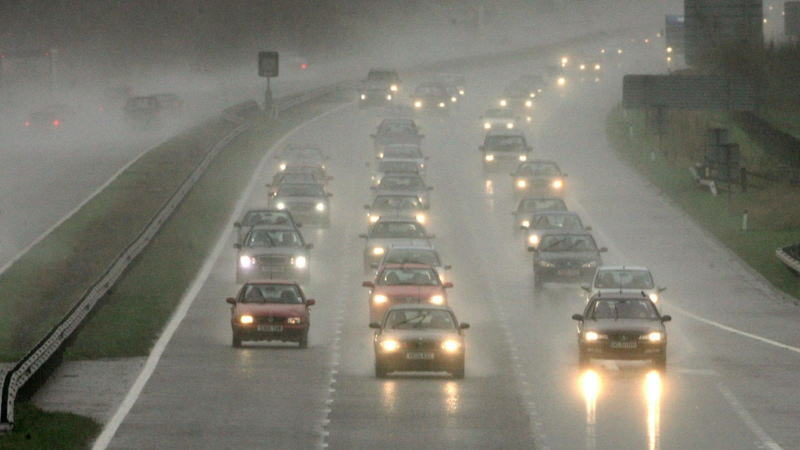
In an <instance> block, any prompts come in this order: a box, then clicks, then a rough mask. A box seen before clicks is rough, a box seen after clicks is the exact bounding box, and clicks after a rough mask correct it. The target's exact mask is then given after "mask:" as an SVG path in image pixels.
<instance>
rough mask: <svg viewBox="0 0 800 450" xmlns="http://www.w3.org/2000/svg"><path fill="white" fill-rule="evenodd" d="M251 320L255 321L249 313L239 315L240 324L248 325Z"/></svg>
mask: <svg viewBox="0 0 800 450" xmlns="http://www.w3.org/2000/svg"><path fill="white" fill-rule="evenodd" d="M253 322H255V319H253V316H251V315H250V314H243V315H241V316H239V323H240V324H242V325H250V324H251V323H253Z"/></svg>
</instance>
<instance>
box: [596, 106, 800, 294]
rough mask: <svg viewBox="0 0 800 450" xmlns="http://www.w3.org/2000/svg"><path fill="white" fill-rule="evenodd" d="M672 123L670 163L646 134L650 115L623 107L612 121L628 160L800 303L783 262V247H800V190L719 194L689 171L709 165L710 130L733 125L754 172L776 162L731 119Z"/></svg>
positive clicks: (673, 116)
mask: <svg viewBox="0 0 800 450" xmlns="http://www.w3.org/2000/svg"><path fill="white" fill-rule="evenodd" d="M669 120H670V127H669V129H670V130H671V134H668V135H667V136H666V138H665V139H664V148H665V149H666V150H667V151H666V155H668V156H669V158H668V159H667V158H666V157H665V154H664V153H661V152H659V151H654V152H652V153H651V150H652V149H656V148H657V145H656V141H655V138H654V137H653V136H649V135H647V134H646V133H645V132H644V130H645V126H644V124H645V121H644V116H643V114H642V113H638V112H634V111H629V112H628V113H627V114H623V111H622V109H621V108H615V109H614V110H613V111H612V112H611V113H610V114H609V116H608V119H607V132H608V136H609V140H610V142H611V143H612V145H613V146H614V147H615V148H616V149H617V151H618V153H619V154H620V155H621V156H622V158H623V159H624V160H626V161H627V162H629V163H630V164H631V165H632V166H633V167H635V168H636V169H637V170H638V171H640V172H641V173H642V174H643V175H644V176H645V177H647V178H648V179H649V180H650V181H651V182H652V183H653V184H654V185H655V186H657V187H658V188H659V189H660V190H661V191H663V192H664V193H665V194H666V195H667V196H668V197H669V198H670V199H671V200H672V201H673V202H674V203H675V204H677V205H679V206H680V207H681V208H683V209H684V210H685V211H686V212H687V213H688V214H689V215H690V216H691V217H692V218H694V220H696V221H697V222H698V223H700V224H701V225H703V226H704V227H705V228H706V229H707V230H708V231H710V232H711V233H712V234H713V235H714V236H716V238H717V239H719V240H720V241H721V242H722V243H723V244H725V245H726V246H728V247H729V248H730V249H731V250H733V251H734V252H735V253H736V254H737V255H739V257H741V258H742V259H743V260H744V261H745V262H746V263H747V264H749V265H750V266H751V267H752V268H754V269H755V270H757V271H758V272H759V273H761V274H762V275H763V276H764V277H765V278H766V279H767V280H769V281H770V282H771V283H773V284H774V285H775V286H777V287H778V288H779V289H781V290H783V291H784V292H786V293H788V294H790V295H792V296H794V297H795V298H800V279H798V277H797V276H796V275H794V274H793V273H791V272H790V271H789V270H788V269H787V268H786V267H785V266H784V265H783V264H782V263H781V262H780V261H779V260H778V259H777V258H776V257H775V249H777V248H778V247H782V246H785V245H789V244H794V243H797V242H800V201H798V199H800V189H798V188H797V187H792V186H788V185H772V186H766V185H765V186H761V187H760V188H751V189H750V190H749V191H748V192H747V193H741V192H739V191H738V189H734V191H733V192H732V194H731V195H730V196H729V195H728V194H727V192H722V193H720V195H718V196H716V197H715V196H712V195H711V194H710V193H709V191H708V189H707V188H704V187H700V186H698V184H697V183H696V182H695V181H694V179H692V177H691V175H690V173H689V170H688V168H689V166H690V165H691V164H693V163H694V162H697V161H702V159H703V143H704V142H705V139H706V137H705V136H706V134H705V133H706V128H707V127H708V126H709V125H713V126H726V127H727V126H730V127H731V132H732V133H731V134H732V141H733V142H738V143H740V146H741V151H742V157H743V162H744V165H745V166H747V167H748V168H750V169H751V170H754V169H753V168H754V167H757V168H764V167H768V166H769V165H771V164H773V163H774V161H773V160H772V158H771V157H770V156H768V155H766V154H765V153H764V152H763V151H761V150H760V149H759V148H758V147H757V146H756V145H755V144H754V143H752V142H750V141H749V140H748V139H747V137H746V135H745V134H744V133H743V132H742V131H741V130H740V129H737V128H736V127H735V126H734V125H733V124H731V123H729V122H727V120H726V118H725V116H723V115H715V114H708V113H687V112H678V111H673V112H671V113H670V117H669ZM631 131H632V133H631ZM653 156H654V158H655V160H652V159H651V157H653ZM744 210H748V211H749V216H750V218H749V229H748V231H742V212H743V211H744Z"/></svg>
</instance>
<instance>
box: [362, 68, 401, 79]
mask: <svg viewBox="0 0 800 450" xmlns="http://www.w3.org/2000/svg"><path fill="white" fill-rule="evenodd" d="M398 78H399V77H398V76H397V73H396V72H391V71H383V70H371V71H370V72H369V74H367V80H369V81H387V82H389V81H397V79H398Z"/></svg>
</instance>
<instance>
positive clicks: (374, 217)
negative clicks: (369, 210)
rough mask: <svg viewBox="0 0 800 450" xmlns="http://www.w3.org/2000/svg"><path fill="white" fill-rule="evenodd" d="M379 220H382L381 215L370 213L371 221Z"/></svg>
mask: <svg viewBox="0 0 800 450" xmlns="http://www.w3.org/2000/svg"><path fill="white" fill-rule="evenodd" d="M379 220H381V216H378V215H375V214H369V223H375V222H377V221H379Z"/></svg>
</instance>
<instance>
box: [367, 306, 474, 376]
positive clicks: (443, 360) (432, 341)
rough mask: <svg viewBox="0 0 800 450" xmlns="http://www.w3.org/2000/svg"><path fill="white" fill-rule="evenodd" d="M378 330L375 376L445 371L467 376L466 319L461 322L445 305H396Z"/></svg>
mask: <svg viewBox="0 0 800 450" xmlns="http://www.w3.org/2000/svg"><path fill="white" fill-rule="evenodd" d="M369 326H370V328H373V329H375V330H376V331H375V337H374V338H373V347H374V349H375V376H376V377H378V378H384V377H386V375H388V374H389V373H391V372H398V371H436V372H439V371H443V372H450V374H451V375H452V376H453V378H459V379H460V378H464V361H465V355H466V346H465V343H464V330H466V329H467V328H469V324H468V323H466V322H461V323H459V322H458V320H457V319H456V316H455V314H454V313H453V310H451V309H450V308H448V307H446V306H433V305H397V306H393V307H391V308H389V310H388V311H386V314H385V315H384V316H383V320H382V321H381V322H371V323H370V324H369Z"/></svg>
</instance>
